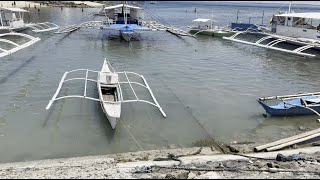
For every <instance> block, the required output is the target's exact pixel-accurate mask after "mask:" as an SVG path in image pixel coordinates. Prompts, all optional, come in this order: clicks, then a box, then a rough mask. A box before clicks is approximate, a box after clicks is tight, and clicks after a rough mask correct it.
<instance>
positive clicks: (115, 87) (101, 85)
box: [46, 59, 166, 129]
mask: <svg viewBox="0 0 320 180" xmlns="http://www.w3.org/2000/svg"><path fill="white" fill-rule="evenodd" d="M79 71H84V72H86V77H85V78H71V79H66V76H67V75H68V74H70V73H72V72H79ZM89 72H92V73H97V79H96V80H95V79H88V74H89ZM119 74H122V75H124V76H125V78H126V81H121V80H120V78H119ZM128 75H135V76H138V77H140V78H141V79H142V81H143V82H144V84H142V83H140V82H134V81H130V79H129V77H128ZM81 79H82V80H85V87H84V93H83V95H67V96H61V97H57V96H58V95H59V92H60V89H61V87H62V85H63V83H64V82H67V81H71V80H81ZM88 81H92V82H96V83H97V87H98V94H99V99H97V98H93V97H88V96H87V93H86V92H87V82H88ZM121 84H129V86H130V88H131V90H132V92H133V94H134V96H135V99H130V100H124V99H123V96H122V88H121ZM132 84H135V85H139V86H141V87H144V88H145V89H147V90H148V92H149V93H150V96H151V97H152V99H153V102H150V101H147V100H142V99H140V98H138V95H137V94H136V92H135V90H134V88H133V87H132ZM64 98H85V99H89V100H94V101H99V102H100V103H101V108H102V110H103V112H104V113H105V114H106V117H107V118H108V120H109V122H110V125H111V127H112V128H113V129H115V127H116V125H117V122H118V120H119V118H120V115H121V104H122V103H130V102H143V103H147V104H150V105H153V106H155V107H156V108H158V109H159V110H160V112H161V114H162V115H163V116H164V117H166V114H165V113H164V111H163V110H162V108H161V106H160V105H159V103H158V101H157V100H156V98H155V97H154V95H153V93H152V91H151V88H150V86H149V85H148V83H147V81H146V80H145V78H144V77H143V76H142V75H139V74H137V73H135V72H126V71H123V72H116V71H115V70H114V69H113V68H112V66H111V65H110V63H109V62H108V61H106V59H105V60H104V63H103V66H102V69H101V71H93V70H89V69H76V70H72V71H67V72H65V73H64V75H63V76H62V78H61V81H60V83H59V86H58V89H57V90H56V92H55V94H54V95H53V97H52V99H51V100H50V101H49V104H48V105H47V107H46V109H49V108H50V107H51V105H52V103H53V102H54V101H57V100H60V99H64Z"/></svg>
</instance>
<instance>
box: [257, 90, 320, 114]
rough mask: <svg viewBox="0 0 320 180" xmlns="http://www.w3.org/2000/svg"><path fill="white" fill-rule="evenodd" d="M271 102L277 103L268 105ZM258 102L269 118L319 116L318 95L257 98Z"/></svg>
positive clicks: (319, 94) (319, 97)
mask: <svg viewBox="0 0 320 180" xmlns="http://www.w3.org/2000/svg"><path fill="white" fill-rule="evenodd" d="M271 101H277V103H276V104H275V103H273V104H272V105H270V102H271ZM258 102H259V103H260V104H261V106H262V107H263V108H264V109H265V111H266V112H267V114H269V115H270V116H298V115H314V114H317V115H319V112H320V93H306V94H297V95H286V96H272V97H263V98H259V99H258Z"/></svg>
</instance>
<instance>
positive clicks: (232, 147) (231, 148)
mask: <svg viewBox="0 0 320 180" xmlns="http://www.w3.org/2000/svg"><path fill="white" fill-rule="evenodd" d="M227 148H229V150H230V152H234V153H238V152H239V150H238V149H237V148H236V147H234V146H230V145H227Z"/></svg>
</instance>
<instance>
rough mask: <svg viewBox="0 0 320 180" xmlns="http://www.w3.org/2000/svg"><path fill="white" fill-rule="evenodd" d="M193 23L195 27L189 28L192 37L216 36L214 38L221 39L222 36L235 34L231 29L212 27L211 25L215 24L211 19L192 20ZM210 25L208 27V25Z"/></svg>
mask: <svg viewBox="0 0 320 180" xmlns="http://www.w3.org/2000/svg"><path fill="white" fill-rule="evenodd" d="M193 22H196V23H197V25H195V26H191V27H190V26H189V27H188V28H189V33H190V34H192V35H194V36H195V35H197V34H201V35H209V36H216V37H223V36H231V35H233V34H235V31H232V30H231V29H228V28H226V27H219V26H213V23H214V22H216V21H215V20H213V19H212V18H210V19H203V18H197V19H194V20H193ZM208 23H210V25H208Z"/></svg>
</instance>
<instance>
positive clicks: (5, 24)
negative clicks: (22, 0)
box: [0, 7, 60, 33]
mask: <svg viewBox="0 0 320 180" xmlns="http://www.w3.org/2000/svg"><path fill="white" fill-rule="evenodd" d="M27 12H29V11H27V10H24V9H21V8H7V7H0V23H1V24H0V33H5V32H11V31H15V32H19V31H22V30H25V29H27V28H31V29H32V31H33V32H47V31H52V30H56V29H59V28H60V27H59V26H58V25H56V24H54V23H50V22H42V23H25V22H24V20H23V17H24V13H27Z"/></svg>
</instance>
